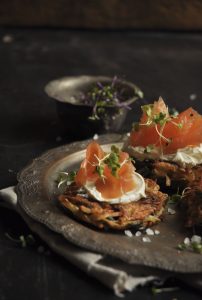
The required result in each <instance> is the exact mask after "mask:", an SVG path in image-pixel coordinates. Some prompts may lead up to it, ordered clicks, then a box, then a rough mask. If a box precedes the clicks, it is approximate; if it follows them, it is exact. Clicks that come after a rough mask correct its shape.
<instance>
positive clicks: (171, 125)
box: [130, 98, 202, 154]
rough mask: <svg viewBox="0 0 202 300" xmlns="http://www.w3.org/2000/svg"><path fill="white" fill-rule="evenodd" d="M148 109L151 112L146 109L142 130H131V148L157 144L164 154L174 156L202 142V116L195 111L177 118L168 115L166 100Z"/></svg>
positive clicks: (159, 101)
mask: <svg viewBox="0 0 202 300" xmlns="http://www.w3.org/2000/svg"><path fill="white" fill-rule="evenodd" d="M146 108H147V112H145V111H144V107H143V115H142V117H141V119H140V122H139V124H138V127H137V126H136V128H135V129H133V130H132V131H131V134H130V145H132V146H133V147H136V146H142V147H147V146H148V145H153V146H155V147H160V148H161V149H162V151H163V153H164V154H170V153H175V152H176V151H177V150H178V149H180V148H185V147H187V146H197V145H199V144H200V143H202V116H201V115H200V114H199V113H198V112H197V111H195V110H194V109H193V108H191V107H190V108H188V109H186V110H185V111H183V112H181V113H179V114H178V115H177V116H175V117H174V116H172V115H170V114H169V113H168V108H167V106H166V105H165V103H164V101H163V99H162V98H160V99H159V100H158V101H155V102H154V104H153V105H151V106H150V107H149V106H146ZM149 109H150V111H149ZM151 120H153V121H151ZM149 121H150V122H149Z"/></svg>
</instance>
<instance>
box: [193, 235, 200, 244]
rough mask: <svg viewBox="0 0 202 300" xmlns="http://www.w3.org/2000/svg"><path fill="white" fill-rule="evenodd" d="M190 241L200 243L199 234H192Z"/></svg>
mask: <svg viewBox="0 0 202 300" xmlns="http://www.w3.org/2000/svg"><path fill="white" fill-rule="evenodd" d="M191 242H192V243H196V244H200V243H201V236H199V235H193V236H192V238H191Z"/></svg>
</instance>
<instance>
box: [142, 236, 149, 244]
mask: <svg viewBox="0 0 202 300" xmlns="http://www.w3.org/2000/svg"><path fill="white" fill-rule="evenodd" d="M142 241H143V242H144V243H151V240H150V238H149V237H148V236H143V238H142Z"/></svg>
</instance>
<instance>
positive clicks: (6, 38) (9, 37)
mask: <svg viewBox="0 0 202 300" xmlns="http://www.w3.org/2000/svg"><path fill="white" fill-rule="evenodd" d="M2 41H3V43H5V44H9V43H12V42H13V37H12V35H10V34H6V35H4V36H3V38H2Z"/></svg>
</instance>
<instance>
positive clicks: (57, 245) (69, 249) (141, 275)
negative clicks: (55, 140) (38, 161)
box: [0, 187, 202, 297]
mask: <svg viewBox="0 0 202 300" xmlns="http://www.w3.org/2000/svg"><path fill="white" fill-rule="evenodd" d="M0 205H1V206H4V207H7V208H12V209H14V210H16V211H17V212H18V213H19V214H20V215H21V216H22V218H23V219H24V220H25V222H26V223H27V225H28V226H29V228H30V229H31V230H32V231H33V232H35V233H37V234H38V235H39V236H40V238H41V239H42V240H44V241H45V242H46V243H47V244H48V245H49V247H50V248H51V249H52V250H53V251H54V252H56V253H58V254H59V255H61V256H63V257H64V258H65V259H67V260H68V261H69V262H70V263H72V264H73V265H75V266H76V267H78V268H80V269H81V270H83V271H84V272H86V273H87V274H88V275H90V276H92V277H94V278H96V279H98V280H99V281H100V282H102V283H103V284H104V285H106V286H107V287H109V288H111V289H113V290H114V293H115V294H116V295H117V296H119V297H122V296H123V292H124V291H133V290H134V289H135V288H136V287H138V286H140V285H141V286H143V285H145V284H148V283H150V282H152V281H154V280H159V281H160V280H161V281H162V282H163V281H164V280H166V279H167V278H169V277H175V278H177V279H179V280H182V281H183V282H185V283H186V284H188V285H191V286H192V287H195V288H197V289H201V290H202V274H179V273H172V272H168V271H163V270H159V269H155V268H150V267H144V266H138V265H137V266H136V265H129V264H127V263H125V262H123V261H121V260H119V259H116V258H114V257H111V256H106V255H103V254H99V253H94V252H91V251H87V250H86V249H83V248H81V247H78V246H76V245H73V244H72V243H70V242H68V241H67V240H65V239H64V238H63V237H62V236H61V235H59V234H57V233H55V232H53V231H51V230H50V229H48V228H47V227H46V226H45V225H43V224H41V223H39V222H37V221H35V220H33V219H32V218H30V217H29V216H28V215H27V214H26V213H25V212H24V211H23V210H22V209H21V208H20V207H19V206H18V205H17V194H16V193H15V187H8V188H6V189H2V190H0Z"/></svg>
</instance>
